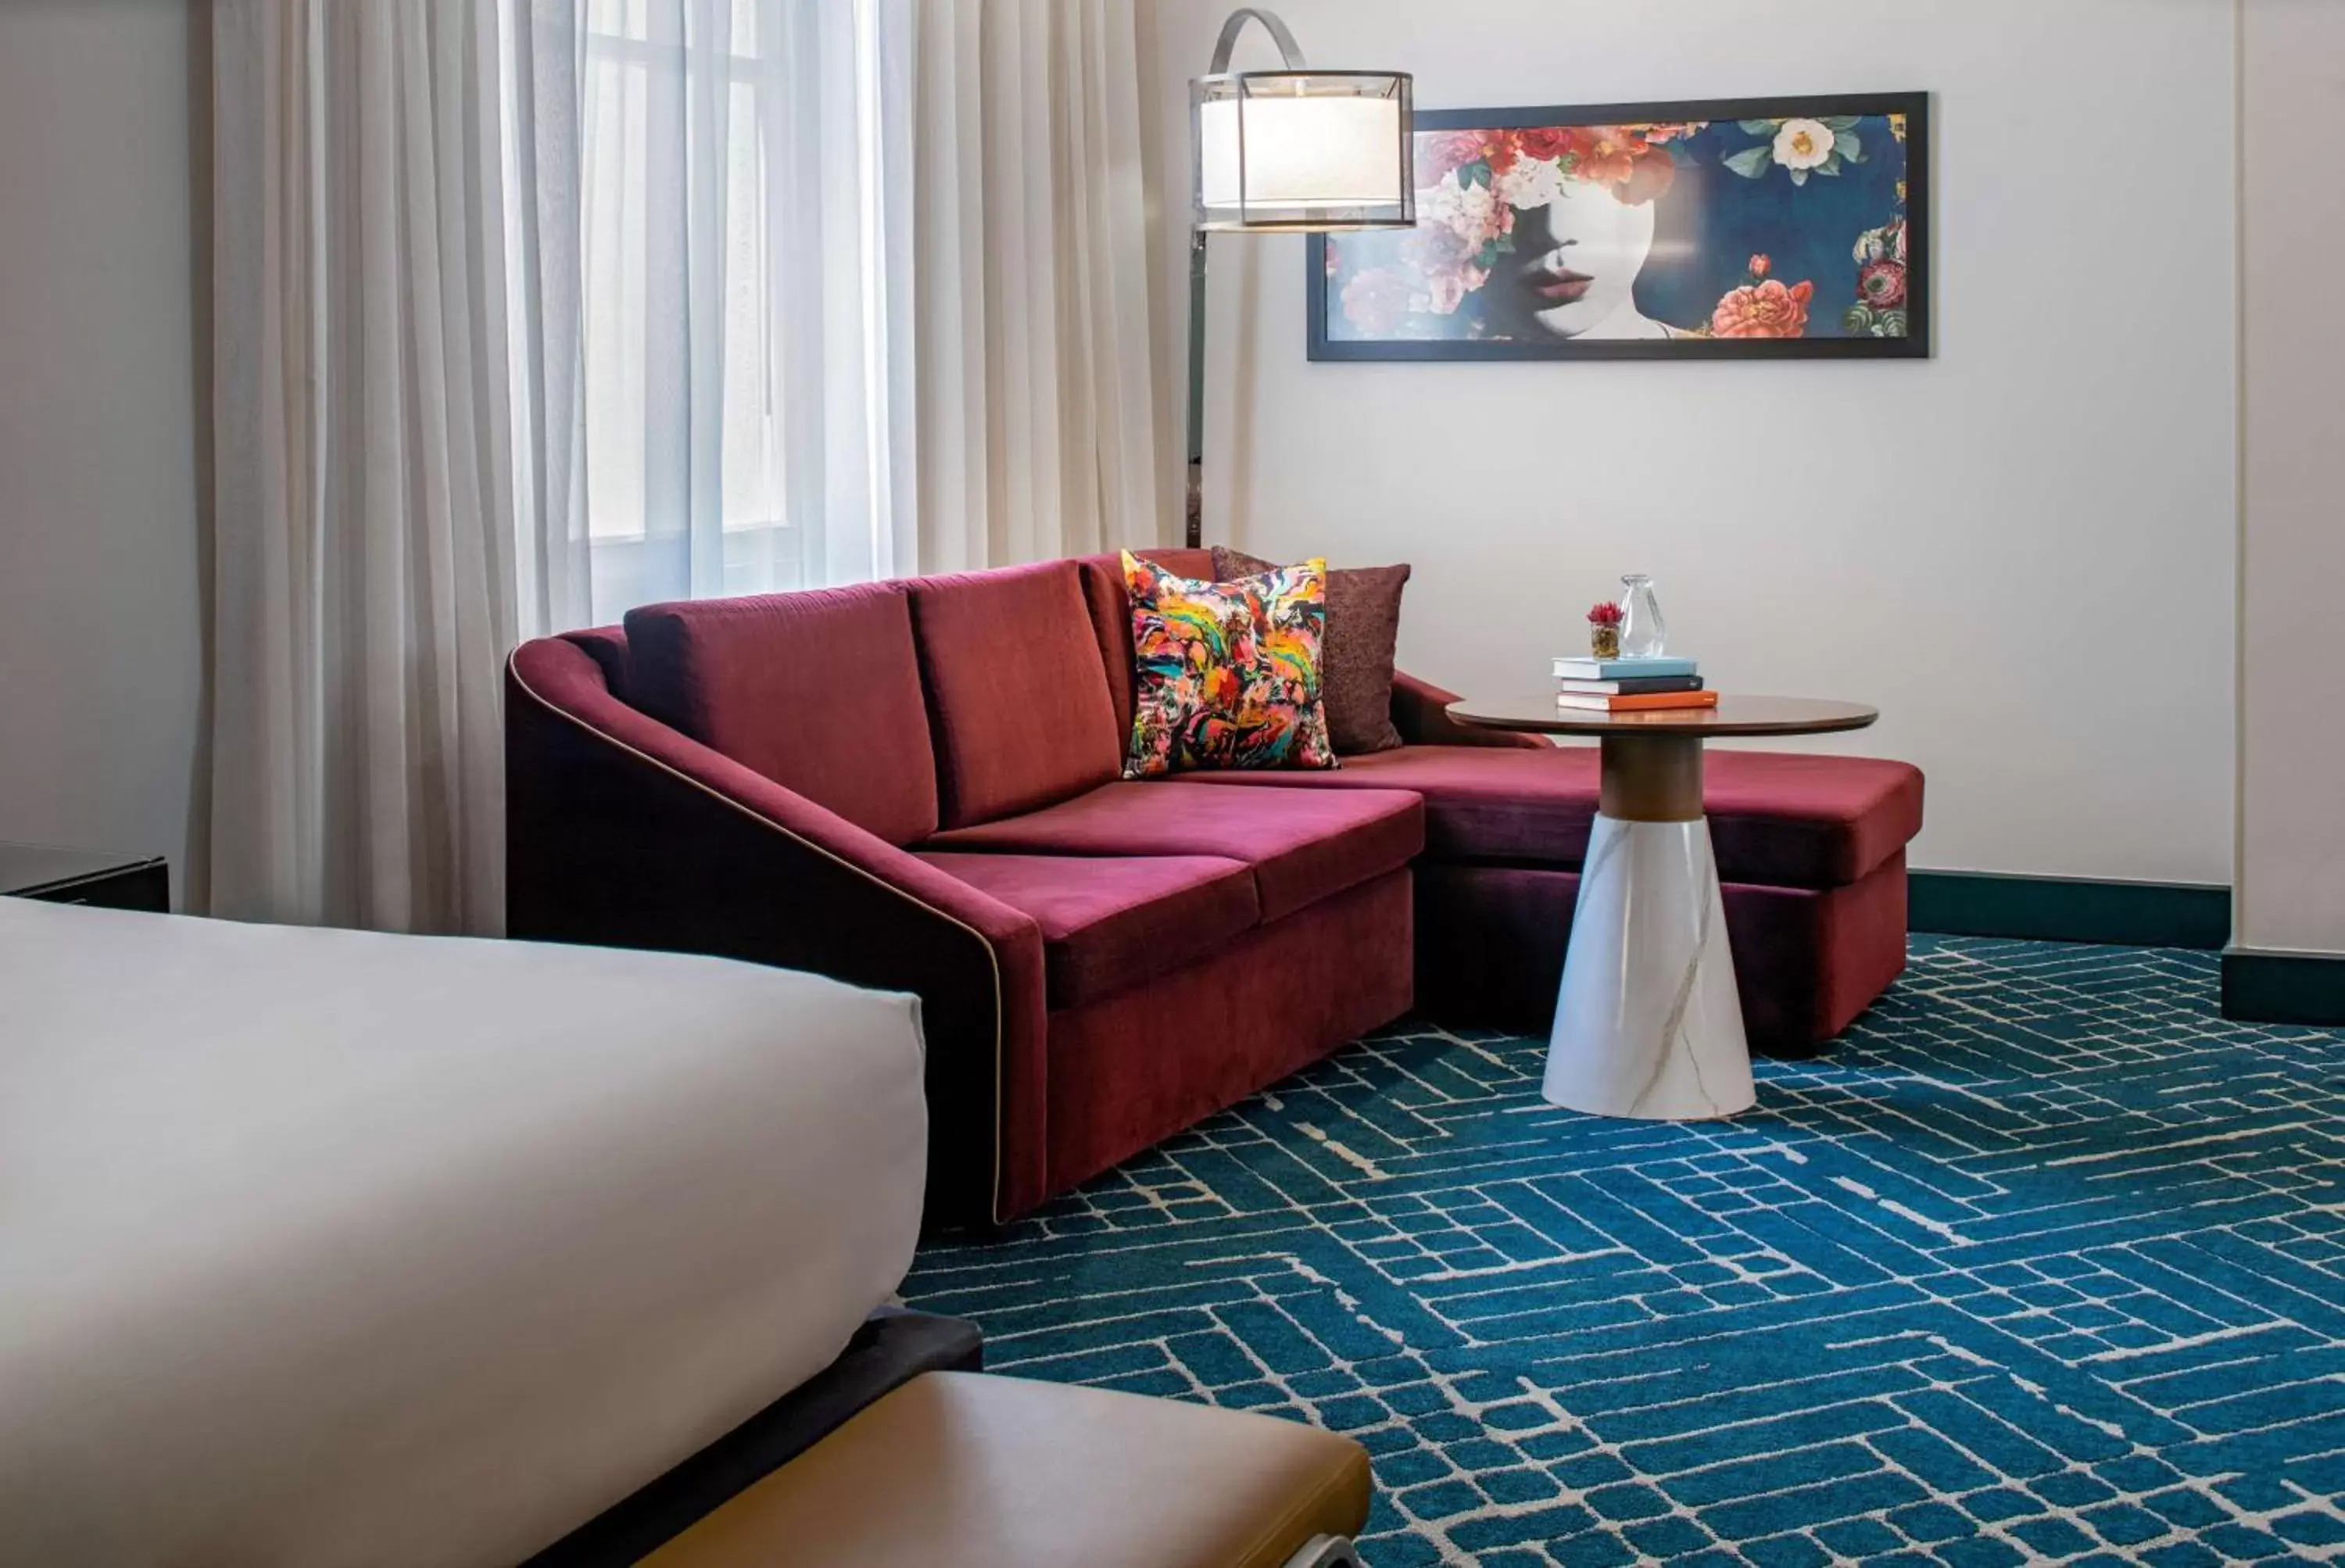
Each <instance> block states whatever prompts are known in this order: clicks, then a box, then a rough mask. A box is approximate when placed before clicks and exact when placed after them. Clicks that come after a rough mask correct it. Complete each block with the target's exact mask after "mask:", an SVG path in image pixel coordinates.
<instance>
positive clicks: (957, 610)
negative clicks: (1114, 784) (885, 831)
mask: <svg viewBox="0 0 2345 1568" xmlns="http://www.w3.org/2000/svg"><path fill="white" fill-rule="evenodd" d="M904 591H905V593H906V595H907V596H909V598H910V599H911V602H912V629H913V633H914V635H915V636H916V638H917V640H918V641H919V647H920V670H921V676H922V679H923V680H924V681H925V683H926V685H927V687H928V694H929V717H930V718H931V719H932V720H933V721H934V724H935V736H936V755H937V771H938V776H939V797H940V799H939V813H938V814H939V820H941V821H942V823H943V825H944V826H946V827H948V828H959V827H963V826H966V825H967V824H969V823H971V822H988V821H991V820H993V819H994V818H996V817H1007V816H1010V815H1013V814H1014V813H1016V812H1020V811H1030V810H1032V809H1034V808H1035V807H1037V806H1047V805H1049V804H1051V802H1052V801H1054V800H1063V799H1067V798H1068V797H1069V796H1071V795H1079V794H1081V793H1082V792H1083V791H1084V790H1086V789H1093V788H1095V787H1097V786H1099V785H1101V784H1104V783H1106V782H1107V781H1108V780H1109V779H1113V778H1114V777H1115V776H1116V775H1117V774H1118V773H1120V772H1122V769H1123V748H1124V742H1125V738H1126V735H1125V732H1124V731H1122V730H1119V729H1118V728H1116V718H1115V705H1114V704H1113V703H1112V702H1111V701H1109V699H1108V688H1107V676H1106V672H1105V670H1104V669H1103V668H1102V667H1101V663H1100V651H1099V643H1098V640H1097V638H1096V637H1095V636H1094V635H1093V632H1092V627H1091V615H1090V611H1089V609H1088V608H1087V606H1086V605H1085V603H1084V599H1083V586H1082V578H1081V574H1080V573H1079V572H1078V571H1077V569H1076V566H1075V563H1073V562H1072V561H1042V562H1038V563H1036V564H1035V565H1030V566H1008V567H1003V568H1001V569H1000V570H997V571H990V572H967V573H961V574H958V575H947V576H936V577H915V578H913V579H912V580H911V581H910V582H909V583H907V584H905V585H904Z"/></svg>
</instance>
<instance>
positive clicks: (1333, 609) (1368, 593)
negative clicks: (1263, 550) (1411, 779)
mask: <svg viewBox="0 0 2345 1568" xmlns="http://www.w3.org/2000/svg"><path fill="white" fill-rule="evenodd" d="M1277 570H1278V564H1277V563H1276V562H1275V561H1264V560H1263V559H1261V558H1260V557H1258V556H1254V555H1247V554H1246V553H1245V552H1244V551H1243V550H1233V549H1231V548H1230V547H1229V546H1228V545H1214V546H1213V575H1214V576H1215V577H1218V578H1219V579H1221V580H1222V581H1223V582H1224V583H1226V582H1229V581H1231V580H1232V579H1233V578H1237V577H1252V576H1255V575H1259V574H1261V573H1264V572H1275V571H1277ZM1407 585H1408V567H1407V566H1406V565H1400V566H1350V567H1344V568H1340V569H1338V570H1335V571H1331V572H1329V573H1328V574H1327V628H1326V633H1325V640H1324V641H1323V642H1322V644H1321V645H1320V654H1319V689H1320V697H1321V698H1322V700H1323V701H1325V704H1326V706H1327V734H1328V737H1329V738H1330V739H1332V740H1333V741H1334V742H1335V751H1336V754H1337V755H1338V756H1355V755H1357V754H1358V753H1360V752H1363V751H1389V750H1391V749H1392V748H1394V747H1396V746H1398V745H1399V744H1400V731H1399V730H1397V729H1395V728H1393V721H1392V686H1393V648H1394V646H1395V645H1396V644H1397V643H1398V642H1399V641H1400V591H1401V589H1403V588H1404V587H1406V586H1407Z"/></svg>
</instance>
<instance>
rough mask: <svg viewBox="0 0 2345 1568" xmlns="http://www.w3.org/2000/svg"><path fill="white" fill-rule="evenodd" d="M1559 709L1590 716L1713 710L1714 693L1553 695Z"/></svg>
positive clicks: (1714, 705) (1573, 693) (1570, 692)
mask: <svg viewBox="0 0 2345 1568" xmlns="http://www.w3.org/2000/svg"><path fill="white" fill-rule="evenodd" d="M1555 705H1556V706H1557V707H1558V708H1585V709H1587V710H1588V711H1589V712H1590V713H1645V712H1650V711H1651V710H1652V709H1654V708H1716V707H1717V706H1718V693H1716V692H1714V691H1646V692H1638V693H1635V694H1633V695H1631V696H1628V697H1619V696H1612V697H1606V696H1601V695H1597V694H1592V693H1581V692H1574V691H1567V692H1559V693H1558V694H1557V696H1556V699H1555Z"/></svg>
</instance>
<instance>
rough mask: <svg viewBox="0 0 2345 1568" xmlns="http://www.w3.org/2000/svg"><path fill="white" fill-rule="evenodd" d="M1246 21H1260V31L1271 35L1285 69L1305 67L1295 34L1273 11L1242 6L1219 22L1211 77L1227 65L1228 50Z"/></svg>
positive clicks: (1295, 69) (1234, 43)
mask: <svg viewBox="0 0 2345 1568" xmlns="http://www.w3.org/2000/svg"><path fill="white" fill-rule="evenodd" d="M1248 22H1259V23H1261V24H1262V30H1263V31H1264V32H1265V33H1267V34H1269V35H1270V39H1271V42H1272V43H1274V44H1276V45H1277V46H1278V52H1279V54H1280V55H1281V56H1284V59H1285V61H1286V68H1287V69H1288V70H1290V71H1300V70H1302V69H1304V64H1303V50H1302V49H1301V48H1300V47H1299V46H1297V45H1296V44H1295V42H1294V34H1293V33H1291V32H1289V31H1288V30H1287V26H1286V24H1285V23H1284V22H1282V21H1280V20H1279V19H1278V15H1277V13H1276V12H1274V11H1265V10H1263V9H1262V8H1261V7H1260V6H1258V5H1241V6H1239V7H1238V8H1237V9H1236V10H1234V11H1233V12H1231V13H1230V19H1229V20H1228V21H1226V22H1224V23H1223V24H1222V36H1221V38H1220V39H1219V40H1218V41H1217V42H1216V43H1215V44H1214V45H1213V75H1214V76H1220V75H1221V74H1222V73H1223V72H1224V71H1226V70H1228V69H1229V68H1230V54H1231V51H1233V49H1235V48H1236V47H1237V43H1238V35H1239V34H1241V33H1243V32H1244V31H1245V25H1246V24H1247V23H1248Z"/></svg>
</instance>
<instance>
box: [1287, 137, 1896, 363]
mask: <svg viewBox="0 0 2345 1568" xmlns="http://www.w3.org/2000/svg"><path fill="white" fill-rule="evenodd" d="M1929 129H1930V120H1929V96H1928V95H1927V94H1926V93H1883V94H1871V95H1867V94H1844V95H1837V96H1827V97H1781V98H1735V99H1721V100H1711V101H1705V102H1692V103H1647V104H1603V105H1595V106H1579V107H1548V108H1521V109H1444V110H1437V111H1436V110H1425V111H1420V112H1419V113H1418V115H1417V117H1416V148H1415V167H1416V228H1414V229H1397V230H1389V231H1384V232H1362V233H1348V234H1329V235H1313V236H1312V237H1311V242H1310V246H1309V265H1310V310H1309V314H1310V334H1311V357H1312V358H1313V359H1315V360H1560V359H1660V360H1668V359H1782V358H1796V357H1808V356H1815V357H1839V358H1848V359H1875V358H1886V359H1911V358H1922V357H1926V356H1927V355H1928V353H1929V351H1930V245H1929V215H1930V199H1929Z"/></svg>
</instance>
